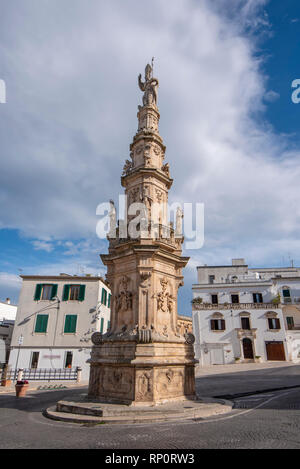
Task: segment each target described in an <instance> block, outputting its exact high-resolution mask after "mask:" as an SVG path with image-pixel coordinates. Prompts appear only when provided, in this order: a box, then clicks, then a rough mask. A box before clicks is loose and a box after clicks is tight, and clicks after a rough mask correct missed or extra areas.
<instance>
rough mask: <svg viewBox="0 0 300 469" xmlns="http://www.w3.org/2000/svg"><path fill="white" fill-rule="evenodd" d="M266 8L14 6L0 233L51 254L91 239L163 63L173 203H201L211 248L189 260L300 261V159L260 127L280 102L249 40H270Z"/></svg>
mask: <svg viewBox="0 0 300 469" xmlns="http://www.w3.org/2000/svg"><path fill="white" fill-rule="evenodd" d="M265 3H266V2H265V1H264V0H248V1H245V0H243V1H242V0H239V1H236V0H234V1H233V0H228V2H225V3H224V2H223V1H221V0H218V1H217V0H216V1H214V2H212V1H208V0H207V1H203V2H195V1H192V0H190V1H187V0H174V1H173V2H172V7H171V8H170V5H169V3H168V2H162V1H160V0H154V1H152V2H151V4H150V3H149V2H147V1H146V0H139V1H137V0H128V1H127V2H124V1H121V0H115V1H114V2H107V1H106V0H101V1H98V0H97V1H95V0H90V1H89V5H88V6H87V5H86V2H83V1H82V0H74V1H73V2H71V3H70V2H69V3H66V2H63V3H62V2H59V1H56V0H52V1H51V2H43V3H41V2H39V1H35V0H34V1H32V2H21V1H19V2H17V4H18V8H15V7H13V6H10V5H8V6H7V7H6V18H5V22H4V20H2V22H3V25H2V26H3V27H2V29H1V33H0V39H1V44H2V46H1V49H0V54H1V56H2V59H3V64H4V72H5V73H4V75H5V76H3V78H5V79H6V82H7V86H8V89H9V91H8V92H9V103H8V104H7V105H6V106H3V107H2V108H1V114H2V118H3V123H2V124H3V125H2V126H1V129H0V138H1V153H2V160H3V164H2V171H1V174H0V181H1V185H0V202H1V205H0V207H1V208H0V227H1V226H2V227H10V228H19V229H21V230H22V231H23V232H24V233H25V234H26V235H29V236H35V237H38V238H41V243H40V244H39V246H40V248H41V247H42V246H44V248H46V250H47V249H48V252H49V250H50V249H51V243H50V242H49V241H45V240H44V239H45V237H47V236H48V237H49V239H51V240H54V239H63V238H65V239H66V238H69V239H70V240H71V239H72V240H74V239H76V238H87V237H90V236H92V235H94V233H95V227H96V223H97V217H96V215H95V211H96V207H97V205H98V203H101V202H103V201H106V200H109V199H110V198H112V197H114V198H115V199H117V194H118V193H119V192H120V191H121V186H120V179H119V177H120V175H121V169H122V166H123V162H124V161H125V159H126V158H128V154H129V144H130V142H131V141H132V137H133V135H134V133H135V131H136V126H137V120H136V110H137V105H138V104H139V103H140V102H141V93H140V91H139V90H138V87H137V75H138V73H140V72H142V71H143V69H144V66H145V65H146V61H150V60H151V57H152V56H155V57H156V60H155V74H156V75H157V76H158V78H159V80H160V90H159V106H160V111H161V126H160V129H161V135H162V136H163V138H164V140H165V143H166V144H167V155H166V158H167V161H169V163H170V167H171V173H172V176H173V177H174V187H173V188H172V190H171V192H170V197H171V200H172V199H173V200H176V199H177V200H178V199H179V200H183V201H195V202H197V201H199V202H204V203H205V210H206V220H205V222H206V233H205V239H206V243H205V246H204V249H203V250H201V251H199V252H193V251H191V252H189V253H188V254H189V255H191V256H193V257H194V258H198V259H199V262H200V261H201V259H204V258H206V259H209V262H211V263H218V261H219V259H220V258H224V257H226V258H227V257H228V256H229V257H234V255H233V256H231V253H234V252H235V251H239V253H240V254H239V256H242V257H243V256H244V257H247V256H250V255H251V259H253V261H255V259H256V262H257V263H259V262H262V259H264V261H266V262H270V261H272V260H273V262H274V263H276V262H277V261H276V259H278V258H280V257H281V253H282V252H287V251H288V250H289V249H290V247H292V250H293V253H292V254H293V255H294V257H298V259H300V248H299V245H298V244H297V239H298V233H299V230H300V212H299V207H300V200H299V189H298V185H299V183H298V181H299V176H300V174H299V173H300V169H299V163H298V161H299V152H298V151H297V152H296V151H293V152H290V151H287V143H286V141H285V140H284V138H283V137H279V136H276V135H274V133H273V131H272V129H271V127H270V126H269V125H268V123H267V122H265V123H262V122H261V119H260V123H257V121H256V120H255V119H254V117H253V116H254V115H257V113H258V112H263V110H264V106H265V104H264V100H265V99H266V97H268V96H269V98H270V97H272V96H273V97H274V92H272V91H269V92H268V91H267V88H266V77H264V76H263V74H262V71H261V68H260V65H261V64H260V61H259V60H258V59H257V56H256V55H255V54H254V52H255V46H256V38H255V37H254V36H253V35H251V34H249V35H248V36H246V35H245V34H244V31H245V29H246V30H247V31H249V30H250V31H257V30H261V31H269V29H270V25H269V22H268V18H267V16H266V15H265V14H264V13H263V10H262V6H263V5H265ZM229 11H230V12H232V14H231V13H230V14H229ZM57 18H60V20H59V21H57ZM11 25H13V27H11ZM33 25H34V27H33ZM260 60H261V61H262V60H263V58H261V59H260ZM51 242H52V241H51ZM70 243H71V241H70ZM35 246H36V247H37V246H38V244H37V242H36V244H35ZM65 247H66V248H67V249H68V252H69V254H70V256H71V255H76V252H78V248H76V247H74V246H72V245H71V244H70V245H69V246H67V245H66V246H65ZM250 253H251V254H250Z"/></svg>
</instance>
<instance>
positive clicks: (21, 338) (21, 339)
mask: <svg viewBox="0 0 300 469" xmlns="http://www.w3.org/2000/svg"><path fill="white" fill-rule="evenodd" d="M23 341H24V337H23V336H22V335H20V337H19V339H18V344H19V345H22V344H23Z"/></svg>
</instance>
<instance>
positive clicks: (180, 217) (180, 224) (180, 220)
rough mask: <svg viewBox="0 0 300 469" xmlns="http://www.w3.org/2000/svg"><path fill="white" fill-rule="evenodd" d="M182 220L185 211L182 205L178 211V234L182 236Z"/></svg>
mask: <svg viewBox="0 0 300 469" xmlns="http://www.w3.org/2000/svg"><path fill="white" fill-rule="evenodd" d="M182 220H183V211H182V208H181V207H177V211H176V236H177V237H178V236H182Z"/></svg>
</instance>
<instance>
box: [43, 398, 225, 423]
mask: <svg viewBox="0 0 300 469" xmlns="http://www.w3.org/2000/svg"><path fill="white" fill-rule="evenodd" d="M232 405H233V404H232V403H231V402H230V401H225V400H220V399H219V400H216V399H204V400H201V402H200V401H194V402H192V403H189V402H182V403H176V404H175V405H170V404H168V405H161V406H156V407H151V408H149V407H148V408H143V409H141V408H132V407H130V408H128V406H122V405H110V404H108V405H106V404H104V405H103V404H97V403H86V402H67V401H60V402H59V403H57V405H56V406H53V407H50V408H49V409H47V410H46V412H45V415H46V416H47V417H48V418H51V419H54V420H60V421H64V422H70V423H80V424H103V423H118V424H122V423H123V424H132V423H145V422H148V423H153V422H165V421H176V420H184V419H195V418H207V417H211V416H215V415H220V414H224V413H227V412H230V411H231V410H232ZM124 407H127V409H126V408H124Z"/></svg>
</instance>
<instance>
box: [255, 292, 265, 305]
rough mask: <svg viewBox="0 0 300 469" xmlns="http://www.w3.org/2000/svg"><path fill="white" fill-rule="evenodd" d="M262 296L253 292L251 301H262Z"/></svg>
mask: <svg viewBox="0 0 300 469" xmlns="http://www.w3.org/2000/svg"><path fill="white" fill-rule="evenodd" d="M262 302H263V296H262V294H261V293H253V303H262Z"/></svg>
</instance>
